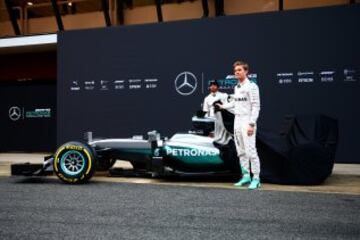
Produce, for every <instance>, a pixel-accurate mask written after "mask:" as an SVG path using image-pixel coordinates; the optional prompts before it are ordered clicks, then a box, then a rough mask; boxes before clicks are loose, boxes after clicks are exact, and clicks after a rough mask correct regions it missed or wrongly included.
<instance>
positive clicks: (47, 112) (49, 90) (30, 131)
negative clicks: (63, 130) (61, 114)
mask: <svg viewBox="0 0 360 240" xmlns="http://www.w3.org/2000/svg"><path fill="white" fill-rule="evenodd" d="M0 99H1V101H0V152H5V151H53V150H55V147H56V84H55V81H53V80H31V81H25V82H16V81H6V82H4V81H2V82H1V83H0Z"/></svg>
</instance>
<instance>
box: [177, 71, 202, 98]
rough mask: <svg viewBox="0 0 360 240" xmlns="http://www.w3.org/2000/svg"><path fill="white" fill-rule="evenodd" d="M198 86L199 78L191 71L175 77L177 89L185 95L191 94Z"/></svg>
mask: <svg viewBox="0 0 360 240" xmlns="http://www.w3.org/2000/svg"><path fill="white" fill-rule="evenodd" d="M196 88H197V79H196V77H195V75H194V74H193V73H191V72H182V73H180V74H179V75H177V77H176V79H175V90H176V91H177V92H178V93H179V94H180V95H183V96H188V95H191V94H192V93H193V92H194V91H195V90H196Z"/></svg>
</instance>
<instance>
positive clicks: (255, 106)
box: [249, 83, 260, 126]
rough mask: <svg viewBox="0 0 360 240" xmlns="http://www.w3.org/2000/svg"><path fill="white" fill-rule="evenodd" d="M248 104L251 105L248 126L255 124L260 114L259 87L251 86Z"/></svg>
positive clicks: (253, 84)
mask: <svg viewBox="0 0 360 240" xmlns="http://www.w3.org/2000/svg"><path fill="white" fill-rule="evenodd" d="M249 97H250V104H251V115H250V124H251V125H254V126H255V124H256V121H257V119H258V117H259V112H260V94H259V87H258V86H257V85H256V84H255V83H252V84H251V88H250V92H249Z"/></svg>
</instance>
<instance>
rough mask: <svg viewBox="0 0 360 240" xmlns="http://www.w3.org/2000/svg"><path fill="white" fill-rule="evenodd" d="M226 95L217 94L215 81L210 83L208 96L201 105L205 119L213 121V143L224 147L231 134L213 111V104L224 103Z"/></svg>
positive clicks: (218, 113)
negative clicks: (212, 119)
mask: <svg viewBox="0 0 360 240" xmlns="http://www.w3.org/2000/svg"><path fill="white" fill-rule="evenodd" d="M227 99H228V95H227V94H226V93H222V92H219V84H218V83H217V82H216V81H212V82H211V83H210V94H209V95H208V96H206V97H205V99H204V103H203V111H204V112H206V115H205V116H206V117H210V118H214V119H215V124H214V125H215V129H214V141H215V142H217V143H219V144H221V145H225V144H228V142H229V141H230V140H231V139H232V136H231V134H230V133H229V132H228V131H227V130H226V129H225V127H224V124H223V120H222V116H221V113H220V112H216V111H215V106H214V103H215V102H217V101H220V102H221V103H226V102H227Z"/></svg>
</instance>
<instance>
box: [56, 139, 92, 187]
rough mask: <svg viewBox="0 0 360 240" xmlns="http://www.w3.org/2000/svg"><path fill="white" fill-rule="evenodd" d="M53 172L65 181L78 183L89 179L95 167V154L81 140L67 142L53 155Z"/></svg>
mask: <svg viewBox="0 0 360 240" xmlns="http://www.w3.org/2000/svg"><path fill="white" fill-rule="evenodd" d="M53 167H54V172H55V174H56V176H57V177H58V178H60V180H62V181H63V182H65V183H70V184H79V183H85V182H87V181H89V179H90V178H91V177H92V176H93V174H94V172H95V169H96V154H95V152H94V151H93V150H92V148H91V147H90V146H88V145H87V144H84V143H81V142H68V143H65V144H63V145H62V146H60V147H59V148H58V150H57V151H56V153H55V155H54V163H53Z"/></svg>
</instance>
